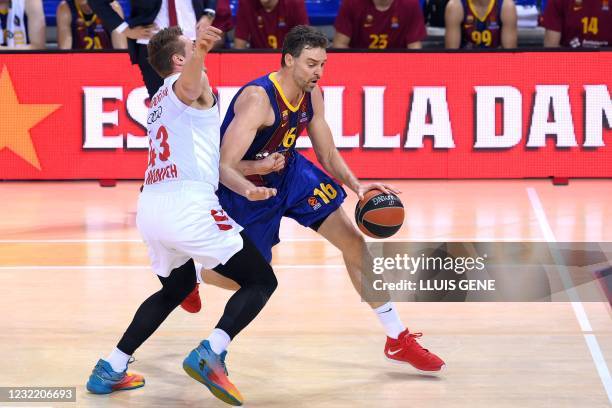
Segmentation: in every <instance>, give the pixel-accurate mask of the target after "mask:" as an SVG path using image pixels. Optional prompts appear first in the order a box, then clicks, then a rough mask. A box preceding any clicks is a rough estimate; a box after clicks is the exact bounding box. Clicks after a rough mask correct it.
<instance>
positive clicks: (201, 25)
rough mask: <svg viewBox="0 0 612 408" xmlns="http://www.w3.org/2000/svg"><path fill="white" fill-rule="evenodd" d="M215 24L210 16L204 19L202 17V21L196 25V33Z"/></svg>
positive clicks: (205, 16)
mask: <svg viewBox="0 0 612 408" xmlns="http://www.w3.org/2000/svg"><path fill="white" fill-rule="evenodd" d="M212 23H213V19H212V18H211V17H210V16H208V15H204V16H202V17H200V20H199V21H198V22H197V24H196V31H198V30H200V29H204V28H206V27H208V26H209V25H212Z"/></svg>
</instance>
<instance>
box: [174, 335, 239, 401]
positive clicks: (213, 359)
mask: <svg viewBox="0 0 612 408" xmlns="http://www.w3.org/2000/svg"><path fill="white" fill-rule="evenodd" d="M226 355H227V351H224V352H223V353H221V355H219V354H215V353H214V352H213V351H212V350H211V348H210V343H208V340H204V341H203V342H201V343H200V345H199V346H198V347H196V348H195V349H193V350H192V351H191V353H189V355H188V356H187V358H185V360H184V361H183V369H184V370H185V372H186V373H187V374H188V375H189V376H190V377H191V378H193V379H194V380H196V381H199V382H201V383H202V384H204V385H205V386H206V387H207V388H208V389H209V390H210V392H212V393H213V395H214V396H215V397H217V398H219V399H220V400H221V401H223V402H225V403H227V404H230V405H242V403H243V401H244V398H242V395H241V394H240V391H238V389H237V388H236V386H235V385H234V384H232V383H231V382H230V380H229V379H228V378H227V368H225V356H226Z"/></svg>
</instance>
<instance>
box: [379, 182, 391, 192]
mask: <svg viewBox="0 0 612 408" xmlns="http://www.w3.org/2000/svg"><path fill="white" fill-rule="evenodd" d="M376 188H378V189H379V190H380V191H382V192H383V193H385V194H389V193H390V192H389V189H388V188H387V186H385V185H384V184H379V185H378V186H376Z"/></svg>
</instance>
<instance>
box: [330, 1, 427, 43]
mask: <svg viewBox="0 0 612 408" xmlns="http://www.w3.org/2000/svg"><path fill="white" fill-rule="evenodd" d="M423 20H424V19H423V11H422V9H421V6H420V3H419V1H418V0H344V1H343V2H342V5H341V6H340V10H339V11H338V17H336V23H335V24H334V26H335V28H336V35H335V36H334V42H333V47H335V48H349V47H350V48H372V49H385V48H406V47H407V48H421V41H422V40H423V39H425V37H426V36H427V31H426V30H425V24H424V22H423Z"/></svg>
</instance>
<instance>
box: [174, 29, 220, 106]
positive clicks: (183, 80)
mask: <svg viewBox="0 0 612 408" xmlns="http://www.w3.org/2000/svg"><path fill="white" fill-rule="evenodd" d="M222 34H223V32H222V31H221V30H219V29H218V28H216V27H213V26H207V27H203V26H200V27H199V28H198V32H197V37H196V40H195V43H194V48H193V55H192V56H191V58H190V59H189V60H188V61H187V62H186V63H185V65H184V66H183V71H182V72H181V75H180V76H179V78H178V79H177V80H176V82H175V83H174V92H175V93H176V96H177V97H178V98H179V99H180V100H181V102H183V103H184V104H186V105H191V104H192V103H193V102H194V101H195V100H196V99H198V98H199V97H200V96H201V95H202V93H203V92H204V91H206V89H203V86H202V85H203V83H205V84H207V83H208V81H206V82H204V81H202V76H203V75H205V74H204V73H203V72H202V70H203V68H204V57H205V56H206V54H208V51H210V49H211V48H212V47H213V46H214V45H215V42H216V41H217V40H219V39H221V35H222ZM172 58H179V59H180V58H181V56H179V55H176V54H175V55H174V56H173V57H172Z"/></svg>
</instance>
